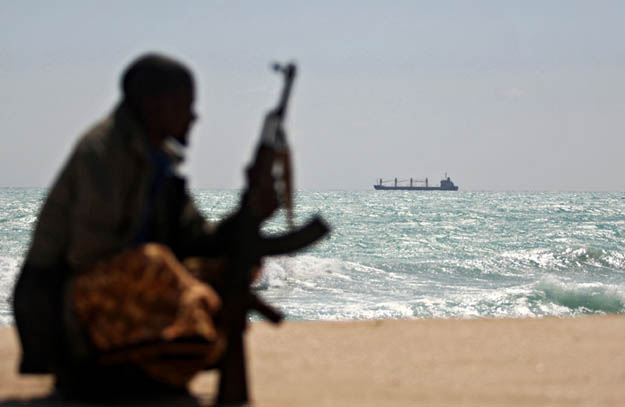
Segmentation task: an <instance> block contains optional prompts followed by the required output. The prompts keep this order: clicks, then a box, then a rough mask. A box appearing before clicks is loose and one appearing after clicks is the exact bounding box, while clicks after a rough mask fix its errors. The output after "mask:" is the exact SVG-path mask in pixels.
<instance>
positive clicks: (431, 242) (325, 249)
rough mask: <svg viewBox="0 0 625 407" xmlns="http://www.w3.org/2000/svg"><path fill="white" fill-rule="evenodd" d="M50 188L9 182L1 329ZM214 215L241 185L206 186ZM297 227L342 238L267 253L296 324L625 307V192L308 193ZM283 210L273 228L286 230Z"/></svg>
mask: <svg viewBox="0 0 625 407" xmlns="http://www.w3.org/2000/svg"><path fill="white" fill-rule="evenodd" d="M45 193H46V190H45V189H28V188H0V324H2V325H7V324H11V323H12V321H13V319H12V316H11V307H10V296H11V292H12V287H13V285H14V282H15V279H16V276H17V273H18V270H19V266H20V264H21V263H22V261H23V257H24V252H25V250H26V249H27V247H28V243H29V240H30V233H31V231H32V228H33V227H34V222H35V221H36V216H37V211H38V208H39V206H40V205H41V202H42V199H43V198H44V196H45ZM194 197H195V200H196V202H197V205H198V207H199V208H200V209H201V210H202V212H203V213H204V214H205V215H206V217H207V218H209V219H211V220H218V219H220V218H222V217H224V216H226V215H227V214H228V213H229V212H230V211H232V210H233V208H234V207H235V206H236V203H237V202H238V199H239V192H238V191H230V190H197V191H194ZM295 202H296V208H295V212H296V222H297V223H299V224H302V223H304V222H305V221H306V220H308V219H309V218H310V217H312V216H313V215H315V214H320V215H322V216H323V217H324V218H325V220H326V221H327V223H328V224H330V225H331V227H332V233H331V234H330V235H329V236H328V237H327V238H325V239H324V240H322V241H321V242H319V243H317V244H316V245H314V246H312V247H310V248H308V249H306V250H305V251H302V252H299V253H296V254H292V255H286V256H277V257H272V258H267V259H266V260H265V262H264V273H263V275H262V277H261V278H260V279H259V280H258V281H257V282H256V284H255V290H257V291H258V293H259V294H260V295H261V296H262V297H264V298H265V299H266V300H267V301H268V302H270V303H271V304H273V305H275V306H277V307H278V308H280V309H281V310H283V311H284V312H285V313H286V315H287V318H289V319H297V320H345V319H370V318H451V317H459V318H474V317H480V318H481V317H541V316H549V315H551V316H572V315H583V314H603V313H623V312H625V194H624V193H595V192H592V193H591V192H588V193H586V192H464V191H457V192H449V191H428V192H415V191H374V190H370V191H323V192H316V191H299V192H298V193H297V196H296V199H295ZM285 225H286V222H285V219H284V214H282V213H279V214H277V216H276V217H275V218H274V219H272V220H271V221H270V222H268V223H267V224H266V225H265V226H264V232H265V233H267V234H280V233H284V232H286V226H285Z"/></svg>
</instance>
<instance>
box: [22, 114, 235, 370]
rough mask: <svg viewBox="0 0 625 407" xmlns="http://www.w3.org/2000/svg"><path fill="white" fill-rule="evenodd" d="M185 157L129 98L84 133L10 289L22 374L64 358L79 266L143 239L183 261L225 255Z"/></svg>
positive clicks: (52, 366) (54, 188) (44, 209)
mask: <svg viewBox="0 0 625 407" xmlns="http://www.w3.org/2000/svg"><path fill="white" fill-rule="evenodd" d="M155 156H158V157H160V162H161V164H162V165H159V164H158V163H159V159H155V158H154V157H155ZM180 160H181V157H179V156H177V155H176V154H175V153H174V152H173V151H170V150H168V149H167V148H163V149H162V150H155V149H154V148H153V147H150V145H149V144H148V142H147V138H146V136H145V134H144V132H143V130H142V128H141V126H140V124H139V122H138V121H137V120H136V119H135V116H134V114H133V112H132V111H131V109H130V108H129V107H128V106H127V105H126V104H125V103H124V102H122V103H121V104H120V105H119V106H118V107H117V108H116V109H115V110H114V112H113V114H111V115H110V116H109V117H107V118H105V119H104V120H102V121H101V122H99V123H98V124H96V125H95V126H94V127H93V128H92V129H90V130H89V131H87V132H86V134H85V135H84V136H82V137H81V138H80V139H79V141H78V143H77V144H76V146H75V148H74V150H73V152H72V153H71V155H70V157H69V159H68V160H67V162H66V163H65V165H64V166H63V168H62V169H61V171H60V172H59V175H58V176H57V179H56V181H55V182H54V184H53V186H52V188H51V189H50V190H49V193H48V195H47V198H46V199H45V202H44V204H43V206H42V208H41V211H40V214H39V218H38V221H37V224H36V227H35V230H34V234H33V237H32V241H31V245H30V248H29V250H28V253H27V255H26V259H25V262H24V265H23V266H22V270H21V273H20V276H19V278H18V281H17V284H16V287H15V291H14V295H13V306H14V316H15V321H16V325H17V328H18V333H19V336H20V340H21V343H22V350H23V355H22V362H21V365H20V371H21V372H22V373H46V372H49V371H54V369H55V366H59V365H62V364H64V363H65V361H66V360H65V359H67V358H66V356H67V355H64V354H63V349H69V348H71V346H70V345H67V342H68V341H70V342H71V340H72V338H71V336H72V335H69V334H68V329H66V328H67V326H68V323H67V312H66V310H65V309H64V306H65V305H64V290H65V288H66V286H67V284H68V283H69V282H71V277H72V275H73V273H74V271H75V270H78V269H80V268H83V267H88V266H89V265H91V264H93V263H95V262H96V261H98V260H101V259H104V258H106V257H108V256H111V255H114V254H116V253H118V252H120V251H122V250H124V249H126V248H128V247H132V246H134V245H138V244H141V243H143V242H145V241H153V242H159V243H163V244H166V245H168V246H169V247H170V248H171V249H172V250H173V251H174V253H175V254H176V255H177V257H178V258H179V259H182V258H184V257H187V256H193V255H204V256H211V255H219V254H221V253H223V251H224V249H223V240H224V239H220V237H219V234H220V233H219V229H218V228H216V227H215V226H214V225H212V224H210V223H208V222H207V221H206V220H205V219H204V217H203V216H202V215H201V213H200V212H199V210H198V209H197V208H196V206H195V204H194V203H193V201H192V199H191V197H190V195H189V193H188V191H187V188H186V185H185V179H184V178H183V177H181V176H179V175H177V174H176V165H177V164H178V163H179V161H180ZM163 163H164V164H163Z"/></svg>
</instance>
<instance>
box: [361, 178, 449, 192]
mask: <svg viewBox="0 0 625 407" xmlns="http://www.w3.org/2000/svg"><path fill="white" fill-rule="evenodd" d="M394 181H395V182H394V183H393V184H391V185H389V183H391V182H393V180H388V181H383V180H382V178H380V179H379V180H378V183H377V184H375V185H374V186H373V188H375V189H376V190H378V191H457V190H458V186H457V185H454V183H453V182H452V180H451V178H449V177H448V176H447V174H445V178H443V179H442V180H441V184H440V186H438V187H431V186H430V185H429V183H428V179H427V178H426V179H424V180H418V179H412V178H410V184H407V182H408V180H397V178H395V180H394Z"/></svg>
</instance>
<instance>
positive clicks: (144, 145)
mask: <svg viewBox="0 0 625 407" xmlns="http://www.w3.org/2000/svg"><path fill="white" fill-rule="evenodd" d="M122 93H123V99H122V101H121V102H120V103H119V104H118V106H117V107H116V108H115V109H114V111H113V113H112V114H111V115H110V116H109V117H107V118H105V119H104V120H102V121H101V122H99V123H97V124H96V125H95V126H94V127H93V128H91V129H90V130H89V131H87V133H86V134H85V135H84V136H82V137H81V138H80V140H79V141H78V143H77V144H76V146H75V148H74V150H73V151H72V153H71V155H70V157H69V159H68V160H67V162H66V163H65V165H64V166H63V168H62V169H61V171H60V173H59V175H58V177H57V179H56V181H55V182H54V185H53V186H52V188H51V189H50V190H49V193H48V195H47V198H46V200H45V203H44V204H43V207H42V209H41V212H40V214H39V218H38V222H37V225H36V227H35V230H34V234H33V237H32V242H31V245H30V248H29V250H28V253H27V256H26V259H25V262H24V265H23V267H22V270H21V273H20V276H19V279H18V282H17V285H16V288H15V293H14V314H15V321H16V324H17V328H18V332H19V336H20V341H21V344H22V350H23V355H22V360H21V364H20V372H22V373H46V372H52V373H54V374H55V375H56V377H57V385H58V386H59V387H60V388H62V389H66V390H67V389H73V390H75V389H77V388H79V387H85V391H90V390H87V389H90V388H92V387H93V386H95V387H97V386H100V387H101V386H107V387H108V386H111V387H116V388H120V389H121V388H124V387H129V388H134V389H138V388H142V387H146V386H147V387H150V388H152V387H158V386H161V385H163V386H166V387H168V388H184V386H185V385H186V383H187V382H188V380H189V379H190V378H191V377H192V376H193V374H195V372H197V371H199V370H201V369H203V368H205V367H207V366H209V365H211V364H212V363H215V361H216V360H218V358H219V356H220V354H221V352H222V351H223V348H224V343H223V337H222V336H221V331H220V330H219V329H217V328H216V325H215V324H214V322H213V317H214V316H215V313H216V312H217V310H218V309H219V307H220V304H221V302H220V297H219V295H218V294H217V293H216V292H215V291H214V290H213V289H212V288H211V286H210V284H206V283H207V282H210V279H211V278H214V276H215V275H218V274H219V273H223V267H221V268H220V267H218V266H213V267H210V266H209V267H204V271H202V272H199V274H195V275H192V274H191V273H190V272H189V268H188V267H185V266H183V265H182V263H181V261H182V260H183V259H186V258H189V257H193V256H202V257H217V256H220V255H222V254H223V253H224V251H225V250H226V246H227V245H228V244H230V243H229V242H232V238H231V237H228V236H232V234H233V233H235V232H233V231H232V230H231V229H232V227H233V226H232V225H233V224H235V223H236V222H231V221H226V222H222V223H221V224H220V225H211V224H209V223H207V222H206V220H205V219H204V217H203V216H202V215H201V214H200V212H199V211H198V209H197V208H196V206H195V205H194V203H193V201H192V199H191V198H190V196H189V193H188V191H187V188H186V186H185V180H184V178H183V177H182V176H180V175H179V174H178V172H177V166H178V164H179V163H180V162H181V161H182V159H183V157H182V154H181V153H182V151H183V150H184V149H183V146H186V144H187V137H188V133H189V130H190V127H191V125H192V123H193V121H194V120H195V118H196V114H195V112H194V110H193V101H194V84H193V77H192V74H191V72H190V71H189V70H188V69H187V68H186V67H185V66H184V65H182V64H181V63H179V62H177V61H174V60H172V59H170V58H167V57H164V56H160V55H155V54H150V55H145V56H143V57H140V58H139V59H137V60H136V61H135V62H133V63H132V64H131V65H130V66H129V67H128V68H127V70H126V71H125V73H124V74H123V78H122ZM258 188H261V189H262V190H254V189H252V190H248V191H247V192H246V193H245V194H244V197H243V200H242V205H241V208H240V209H239V210H238V211H237V212H236V213H235V214H234V215H232V216H233V217H247V218H250V219H253V220H254V222H255V223H256V224H259V223H260V222H261V221H262V220H263V219H265V218H267V217H268V216H270V215H271V214H272V213H273V212H274V210H275V209H276V207H277V200H276V199H260V198H259V197H260V196H263V197H265V198H266V197H267V196H275V192H274V191H273V186H272V184H271V183H269V182H268V183H264V184H262V185H261V186H259V187H258ZM231 219H232V218H231ZM209 263H210V262H209ZM202 273H203V274H202ZM211 276H213V277H211ZM202 280H203V281H202Z"/></svg>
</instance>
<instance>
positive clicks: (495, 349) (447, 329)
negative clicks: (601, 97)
mask: <svg viewBox="0 0 625 407" xmlns="http://www.w3.org/2000/svg"><path fill="white" fill-rule="evenodd" d="M247 343H248V351H249V368H250V391H251V395H252V398H253V401H254V403H253V404H254V405H255V406H618V405H625V352H624V351H623V347H624V345H625V316H616V315H608V316H588V317H578V318H534V319H471V320H436V319H429V320H383V321H355V322H287V323H285V324H283V325H282V326H280V327H278V328H275V327H273V326H271V325H269V324H266V323H263V322H258V323H253V324H252V325H251V329H250V331H249V334H248V336H247ZM17 357H18V347H17V344H16V337H15V331H14V329H13V328H1V329H0V406H3V405H11V404H15V403H17V402H19V403H18V404H19V405H42V404H41V403H40V402H41V400H42V397H45V396H46V395H47V394H49V393H50V391H51V388H52V380H51V378H50V377H49V376H30V377H29V376H19V375H17V374H16V363H17ZM216 382H217V375H216V374H215V373H210V372H209V373H204V374H201V375H198V376H197V377H196V379H194V381H193V382H192V383H191V390H192V392H193V393H194V394H195V395H197V396H198V400H200V403H201V404H204V403H208V402H209V401H210V400H212V399H213V397H214V395H215V386H216ZM20 400H22V401H20ZM24 400H26V401H24Z"/></svg>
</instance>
